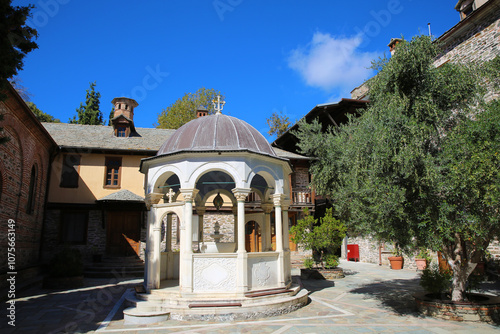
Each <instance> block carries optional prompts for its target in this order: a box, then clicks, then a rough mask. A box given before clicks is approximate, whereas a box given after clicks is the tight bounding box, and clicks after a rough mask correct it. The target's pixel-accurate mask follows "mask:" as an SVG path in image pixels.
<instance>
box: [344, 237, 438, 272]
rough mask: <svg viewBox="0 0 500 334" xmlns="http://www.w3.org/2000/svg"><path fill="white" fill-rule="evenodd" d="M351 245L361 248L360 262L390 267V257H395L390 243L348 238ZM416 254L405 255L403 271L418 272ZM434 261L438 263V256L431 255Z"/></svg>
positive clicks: (371, 239) (372, 239) (367, 238)
mask: <svg viewBox="0 0 500 334" xmlns="http://www.w3.org/2000/svg"><path fill="white" fill-rule="evenodd" d="M347 243H348V244H349V245H350V244H357V245H358V246H359V260H360V262H367V263H374V264H381V265H382V266H384V267H390V261H389V257H391V256H393V254H394V253H393V246H392V245H391V244H388V243H380V242H378V241H377V240H375V239H374V238H372V237H364V238H363V237H355V238H348V242H347ZM415 255H416V254H403V258H404V265H403V269H409V270H416V269H417V266H416V264H415ZM430 256H431V258H432V261H433V262H434V263H438V259H437V254H435V253H431V254H430Z"/></svg>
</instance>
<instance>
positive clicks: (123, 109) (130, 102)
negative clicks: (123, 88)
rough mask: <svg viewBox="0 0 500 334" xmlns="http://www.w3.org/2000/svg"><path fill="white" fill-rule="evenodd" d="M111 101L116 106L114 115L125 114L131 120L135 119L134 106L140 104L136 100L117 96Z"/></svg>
mask: <svg viewBox="0 0 500 334" xmlns="http://www.w3.org/2000/svg"><path fill="white" fill-rule="evenodd" d="M111 103H112V104H113V105H114V106H115V113H114V116H113V117H117V116H120V115H123V116H125V117H127V118H128V119H130V120H131V121H133V120H134V108H135V107H137V106H138V105H139V103H137V101H136V100H134V99H129V98H128V97H115V98H114V99H113V101H111Z"/></svg>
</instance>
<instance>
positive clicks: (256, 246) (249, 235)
mask: <svg viewBox="0 0 500 334" xmlns="http://www.w3.org/2000/svg"><path fill="white" fill-rule="evenodd" d="M261 248H262V247H261V229H260V226H259V224H258V223H257V222H256V221H253V220H252V221H249V222H248V223H246V224H245V249H246V251H247V252H249V253H254V252H260V251H261Z"/></svg>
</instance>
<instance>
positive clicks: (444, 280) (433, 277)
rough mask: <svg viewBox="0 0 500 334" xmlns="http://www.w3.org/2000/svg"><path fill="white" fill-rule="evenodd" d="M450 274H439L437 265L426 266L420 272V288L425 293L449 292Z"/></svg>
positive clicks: (447, 272) (445, 272)
mask: <svg viewBox="0 0 500 334" xmlns="http://www.w3.org/2000/svg"><path fill="white" fill-rule="evenodd" d="M451 278H452V274H451V273H450V272H449V271H444V272H441V271H440V270H439V266H438V265H437V264H433V265H432V266H427V268H425V269H424V271H423V272H422V277H421V278H420V286H422V288H424V289H425V290H426V291H428V292H430V293H435V294H440V295H442V294H445V293H449V292H450V287H451Z"/></svg>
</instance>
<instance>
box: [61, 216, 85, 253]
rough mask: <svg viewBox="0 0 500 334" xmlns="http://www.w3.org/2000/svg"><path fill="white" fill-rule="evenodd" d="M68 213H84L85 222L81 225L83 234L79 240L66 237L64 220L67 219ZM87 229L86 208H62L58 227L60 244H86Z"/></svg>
mask: <svg viewBox="0 0 500 334" xmlns="http://www.w3.org/2000/svg"><path fill="white" fill-rule="evenodd" d="M69 214H82V215H85V217H84V219H85V224H84V227H83V235H82V240H81V241H68V240H67V239H66V227H67V226H68V224H66V222H67V221H68V219H65V218H66V215H69ZM88 229H89V212H88V211H87V210H62V211H61V216H60V229H59V243H60V244H65V245H86V244H87V242H88V240H87V238H88Z"/></svg>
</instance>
